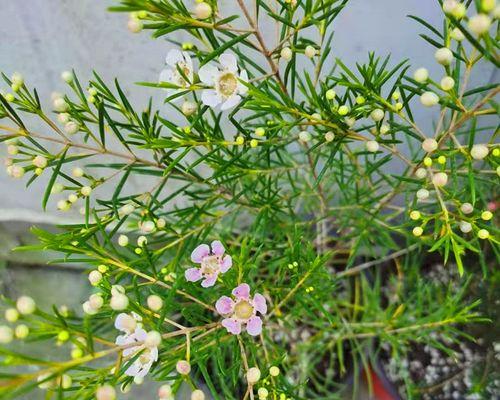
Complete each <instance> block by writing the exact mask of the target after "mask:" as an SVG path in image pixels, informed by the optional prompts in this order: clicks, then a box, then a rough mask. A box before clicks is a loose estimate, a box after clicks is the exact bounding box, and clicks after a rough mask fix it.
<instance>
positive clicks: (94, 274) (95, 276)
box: [89, 270, 102, 286]
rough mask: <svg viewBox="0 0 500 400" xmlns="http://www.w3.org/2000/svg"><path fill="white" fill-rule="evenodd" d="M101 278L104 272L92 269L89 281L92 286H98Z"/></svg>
mask: <svg viewBox="0 0 500 400" xmlns="http://www.w3.org/2000/svg"><path fill="white" fill-rule="evenodd" d="M101 280H102V274H101V273H100V272H99V271H97V270H93V271H90V273H89V282H90V284H91V285H92V286H97V285H98V284H99V282H101Z"/></svg>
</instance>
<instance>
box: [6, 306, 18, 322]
mask: <svg viewBox="0 0 500 400" xmlns="http://www.w3.org/2000/svg"><path fill="white" fill-rule="evenodd" d="M5 319H6V320H7V321H8V322H16V321H17V320H18V319H19V312H18V311H17V310H16V309H15V308H7V310H5Z"/></svg>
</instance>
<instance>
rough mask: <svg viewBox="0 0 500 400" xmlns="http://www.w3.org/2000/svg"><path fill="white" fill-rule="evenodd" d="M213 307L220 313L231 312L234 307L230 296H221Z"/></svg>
mask: <svg viewBox="0 0 500 400" xmlns="http://www.w3.org/2000/svg"><path fill="white" fill-rule="evenodd" d="M215 309H216V310H217V312H218V313H219V314H220V315H227V314H231V313H232V312H233V309H234V301H233V299H231V298H230V297H227V296H222V297H221V298H220V299H219V300H217V302H216V303H215Z"/></svg>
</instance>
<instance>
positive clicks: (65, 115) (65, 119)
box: [57, 113, 70, 124]
mask: <svg viewBox="0 0 500 400" xmlns="http://www.w3.org/2000/svg"><path fill="white" fill-rule="evenodd" d="M69 118H70V116H69V114H68V113H59V114H57V120H58V121H59V122H60V123H61V124H65V123H66V122H68V121H69Z"/></svg>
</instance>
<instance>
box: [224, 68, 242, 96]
mask: <svg viewBox="0 0 500 400" xmlns="http://www.w3.org/2000/svg"><path fill="white" fill-rule="evenodd" d="M237 86H238V80H237V79H236V77H235V76H234V74H233V73H231V72H227V73H225V74H223V75H222V76H221V77H220V78H219V92H220V93H221V94H222V95H223V96H224V97H231V95H233V93H234V92H235V91H236V87H237Z"/></svg>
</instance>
